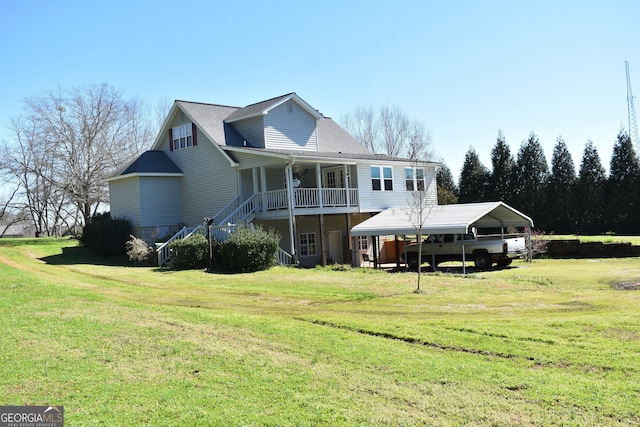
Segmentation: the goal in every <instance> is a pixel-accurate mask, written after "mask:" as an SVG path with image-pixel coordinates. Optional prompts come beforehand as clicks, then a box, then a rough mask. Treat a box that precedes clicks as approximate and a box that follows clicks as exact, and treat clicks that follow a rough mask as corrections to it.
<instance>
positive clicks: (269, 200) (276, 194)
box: [264, 189, 289, 211]
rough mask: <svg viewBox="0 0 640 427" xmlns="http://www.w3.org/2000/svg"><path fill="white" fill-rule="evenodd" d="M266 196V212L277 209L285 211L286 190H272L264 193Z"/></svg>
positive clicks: (286, 203)
mask: <svg viewBox="0 0 640 427" xmlns="http://www.w3.org/2000/svg"><path fill="white" fill-rule="evenodd" d="M264 194H265V196H266V206H265V208H266V210H268V211H272V210H277V209H285V208H286V207H287V206H289V203H288V202H287V190H286V189H284V190H272V191H267V192H266V193H264Z"/></svg>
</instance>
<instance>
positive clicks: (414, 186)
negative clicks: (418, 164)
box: [404, 168, 426, 191]
mask: <svg viewBox="0 0 640 427" xmlns="http://www.w3.org/2000/svg"><path fill="white" fill-rule="evenodd" d="M404 182H405V188H406V189H407V191H424V190H425V188H426V186H425V181H424V169H422V168H405V169H404Z"/></svg>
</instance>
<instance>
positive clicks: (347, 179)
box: [343, 164, 351, 207]
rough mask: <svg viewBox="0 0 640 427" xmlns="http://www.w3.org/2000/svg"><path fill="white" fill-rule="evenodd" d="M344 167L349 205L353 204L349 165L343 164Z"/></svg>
mask: <svg viewBox="0 0 640 427" xmlns="http://www.w3.org/2000/svg"><path fill="white" fill-rule="evenodd" d="M343 167H344V191H346V193H347V207H350V206H351V197H350V194H349V165H346V164H345V165H343Z"/></svg>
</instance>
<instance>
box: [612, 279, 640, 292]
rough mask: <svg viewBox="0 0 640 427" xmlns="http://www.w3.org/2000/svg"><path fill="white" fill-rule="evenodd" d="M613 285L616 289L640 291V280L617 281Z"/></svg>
mask: <svg viewBox="0 0 640 427" xmlns="http://www.w3.org/2000/svg"><path fill="white" fill-rule="evenodd" d="M611 286H613V288H614V289H619V290H621V291H640V280H635V281H626V282H616V283H614V284H613V285H611Z"/></svg>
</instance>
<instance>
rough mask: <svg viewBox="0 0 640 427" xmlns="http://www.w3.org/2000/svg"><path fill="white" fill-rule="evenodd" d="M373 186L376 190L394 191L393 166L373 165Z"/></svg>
mask: <svg viewBox="0 0 640 427" xmlns="http://www.w3.org/2000/svg"><path fill="white" fill-rule="evenodd" d="M371 188H372V189H373V190H375V191H393V169H392V168H391V166H371Z"/></svg>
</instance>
